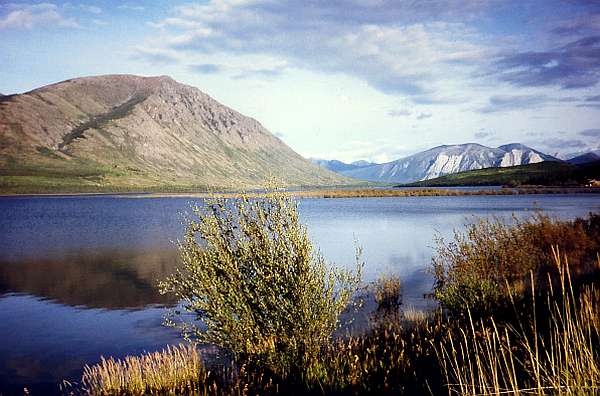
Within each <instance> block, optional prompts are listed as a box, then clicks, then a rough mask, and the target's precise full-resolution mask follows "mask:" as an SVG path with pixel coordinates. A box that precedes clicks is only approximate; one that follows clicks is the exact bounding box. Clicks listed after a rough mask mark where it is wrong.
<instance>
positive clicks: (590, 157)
mask: <svg viewBox="0 0 600 396" xmlns="http://www.w3.org/2000/svg"><path fill="white" fill-rule="evenodd" d="M595 161H600V155H598V154H596V153H585V154H581V155H578V156H577V157H573V158H570V159H568V160H567V161H566V162H568V163H569V164H572V165H582V164H587V163H590V162H595Z"/></svg>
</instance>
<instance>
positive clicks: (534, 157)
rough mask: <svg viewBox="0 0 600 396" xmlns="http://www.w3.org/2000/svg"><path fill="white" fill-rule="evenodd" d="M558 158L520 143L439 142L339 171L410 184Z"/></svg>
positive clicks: (367, 177) (358, 176)
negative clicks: (364, 165) (424, 148)
mask: <svg viewBox="0 0 600 396" xmlns="http://www.w3.org/2000/svg"><path fill="white" fill-rule="evenodd" d="M542 161H559V160H558V159H557V158H554V157H552V156H550V155H547V154H544V153H542V152H540V151H537V150H535V149H532V148H530V147H528V146H525V145H523V144H521V143H509V144H505V145H502V146H499V147H495V148H494V147H487V146H484V145H482V144H479V143H464V144H454V145H440V146H436V147H433V148H431V149H429V150H425V151H422V152H419V153H416V154H413V155H410V156H408V157H404V158H400V159H398V160H395V161H391V162H387V163H384V164H378V165H372V166H368V167H363V168H360V169H352V170H349V171H343V172H341V173H342V174H343V175H345V176H349V177H352V178H356V179H359V180H367V181H374V182H388V183H410V182H415V181H420V180H428V179H433V178H436V177H439V176H443V175H447V174H452V173H457V172H461V171H465V170H473V169H483V168H490V167H508V166H515V165H523V164H529V163H537V162H542Z"/></svg>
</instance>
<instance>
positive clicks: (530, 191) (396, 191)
mask: <svg viewBox="0 0 600 396" xmlns="http://www.w3.org/2000/svg"><path fill="white" fill-rule="evenodd" d="M462 187H463V188H471V190H461V189H460V188H461V187H453V188H440V187H423V188H410V189H404V188H362V189H361V188H357V189H335V188H330V189H327V188H324V189H308V190H288V191H286V193H287V194H289V195H292V196H294V197H298V198H385V197H430V196H440V197H441V196H444V197H452V196H485V195H543V194H600V187H521V188H518V187H517V188H499V189H492V188H487V189H486V188H485V187H484V186H462ZM479 187H481V188H479ZM265 194H266V193H264V192H256V191H254V192H243V191H238V192H207V191H198V192H193V191H192V192H172V193H170V192H147V191H143V192H135V191H132V192H64V193H26V194H0V198H78V197H79V198H86V197H89V198H93V197H115V198H186V197H188V198H212V197H214V198H239V197H241V196H242V195H247V196H248V197H251V198H259V197H262V196H264V195H265Z"/></svg>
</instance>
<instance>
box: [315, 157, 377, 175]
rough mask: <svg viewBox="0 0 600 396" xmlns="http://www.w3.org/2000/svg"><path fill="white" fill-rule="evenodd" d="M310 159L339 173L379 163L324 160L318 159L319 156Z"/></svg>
mask: <svg viewBox="0 0 600 396" xmlns="http://www.w3.org/2000/svg"><path fill="white" fill-rule="evenodd" d="M310 160H311V161H312V162H314V163H315V164H317V165H319V166H321V167H323V168H325V169H328V170H330V171H332V172H337V173H343V172H346V171H351V170H355V169H360V168H364V167H367V166H372V165H378V164H376V163H374V162H369V161H362V160H361V161H354V162H351V163H349V164H347V163H345V162H342V161H338V160H324V159H317V158H311V159H310Z"/></svg>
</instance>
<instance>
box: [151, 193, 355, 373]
mask: <svg viewBox="0 0 600 396" xmlns="http://www.w3.org/2000/svg"><path fill="white" fill-rule="evenodd" d="M192 211H193V216H192V217H191V218H190V219H189V221H188V223H187V227H186V232H185V237H184V239H183V241H182V242H180V243H179V250H180V253H181V259H182V260H181V261H182V264H181V267H180V268H178V269H177V271H176V273H175V274H173V275H172V276H170V277H169V278H168V279H166V280H165V281H164V282H162V283H161V291H162V292H163V293H174V294H175V295H176V296H177V297H178V298H179V299H180V300H181V302H182V306H183V309H184V311H186V312H188V313H191V314H193V315H194V316H195V319H196V320H195V321H189V320H185V317H183V316H180V317H179V320H177V318H176V316H177V314H179V313H180V312H179V311H174V312H173V314H174V315H172V316H171V317H170V318H168V320H167V322H168V324H170V325H172V326H177V327H179V328H180V329H181V330H182V331H183V333H184V335H185V336H186V337H190V338H193V339H195V340H196V341H199V342H203V343H210V344H215V345H217V346H220V347H222V348H224V349H226V350H227V351H230V352H232V353H233V354H234V357H235V358H236V359H237V360H239V361H244V360H246V359H248V358H252V359H251V360H252V362H253V364H256V365H259V366H262V367H266V368H268V369H270V370H272V371H273V372H274V373H276V374H278V375H286V374H287V373H289V372H298V374H302V372H303V371H304V370H305V368H306V367H308V366H309V365H310V361H311V360H313V359H315V357H316V356H317V355H318V353H319V351H320V349H321V348H322V347H324V346H325V345H326V344H327V343H328V342H329V341H330V338H331V335H332V333H333V331H334V330H335V329H336V327H337V326H338V325H339V323H338V322H339V317H340V314H341V313H342V312H343V311H344V310H345V309H346V308H347V307H348V306H349V304H350V303H351V301H352V298H353V295H354V293H355V291H356V290H357V287H358V285H359V283H360V275H361V265H360V264H358V254H357V269H356V272H352V271H349V270H345V269H328V267H327V265H326V263H325V260H324V258H323V257H322V255H321V254H320V252H318V251H317V250H315V249H314V247H313V245H312V244H311V242H310V240H309V237H308V234H307V231H306V228H305V227H304V226H303V225H301V224H300V222H299V219H298V213H297V204H296V202H295V201H294V200H293V199H292V198H291V197H290V196H288V195H286V194H285V193H283V192H281V191H277V190H270V191H269V192H268V193H267V194H266V195H264V196H263V197H261V198H255V199H250V198H248V197H247V196H242V197H241V198H239V199H235V200H230V201H227V200H224V199H213V200H209V201H206V202H205V204H204V205H203V206H194V207H193V208H192Z"/></svg>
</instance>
